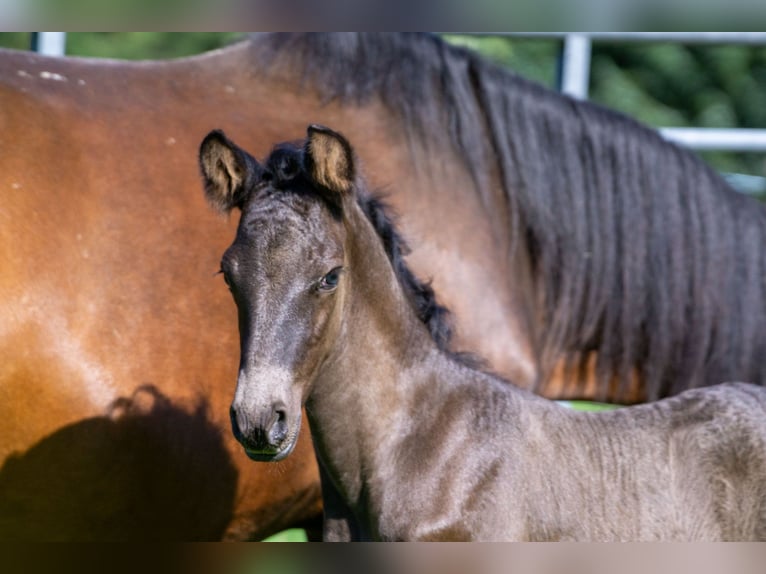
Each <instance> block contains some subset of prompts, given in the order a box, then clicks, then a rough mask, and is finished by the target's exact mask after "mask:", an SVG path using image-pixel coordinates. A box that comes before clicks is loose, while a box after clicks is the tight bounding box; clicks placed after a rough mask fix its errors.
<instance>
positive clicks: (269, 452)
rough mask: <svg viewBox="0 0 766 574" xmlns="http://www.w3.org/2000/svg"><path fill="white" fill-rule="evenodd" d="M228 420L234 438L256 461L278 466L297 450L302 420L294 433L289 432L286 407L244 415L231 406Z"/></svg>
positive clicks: (278, 406)
mask: <svg viewBox="0 0 766 574" xmlns="http://www.w3.org/2000/svg"><path fill="white" fill-rule="evenodd" d="M229 416H230V417H231V429H232V432H233V433H234V438H236V439H237V440H238V441H239V443H240V444H241V445H242V446H243V447H244V449H245V453H246V454H247V456H249V457H250V458H251V459H253V460H257V461H260V462H276V461H279V460H282V459H283V458H285V457H286V456H287V455H289V454H290V453H291V452H292V450H293V448H294V447H295V443H296V440H297V438H298V432H297V427H298V426H299V424H300V419H299V420H298V424H296V429H295V431H294V432H290V424H289V421H288V416H287V407H286V406H285V405H284V403H281V402H280V403H275V404H273V405H272V406H271V407H270V408H267V409H264V410H263V411H262V412H261V413H259V414H255V413H248V412H242V410H241V409H237V408H236V407H235V406H234V405H232V407H231V409H230V410H229Z"/></svg>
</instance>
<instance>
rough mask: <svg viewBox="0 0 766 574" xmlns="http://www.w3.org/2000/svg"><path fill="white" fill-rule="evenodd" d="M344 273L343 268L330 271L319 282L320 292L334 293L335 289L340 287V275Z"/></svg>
mask: <svg viewBox="0 0 766 574" xmlns="http://www.w3.org/2000/svg"><path fill="white" fill-rule="evenodd" d="M342 271H343V268H342V267H336V268H335V269H333V270H332V271H330V272H329V273H328V274H327V275H325V276H324V277H322V278H321V279H320V280H319V290H320V291H325V292H328V291H334V290H335V288H336V287H337V286H338V281H339V280H340V274H341V272H342Z"/></svg>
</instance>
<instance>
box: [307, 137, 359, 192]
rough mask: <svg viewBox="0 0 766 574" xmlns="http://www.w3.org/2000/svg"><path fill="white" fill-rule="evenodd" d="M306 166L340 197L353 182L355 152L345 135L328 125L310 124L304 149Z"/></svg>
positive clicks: (322, 183)
mask: <svg viewBox="0 0 766 574" xmlns="http://www.w3.org/2000/svg"><path fill="white" fill-rule="evenodd" d="M303 157H304V162H305V168H306V171H307V172H308V174H309V175H310V176H311V178H312V179H313V180H314V181H316V182H317V183H318V184H320V185H321V186H322V187H325V188H326V189H328V190H330V191H333V192H335V193H337V194H339V195H340V196H341V197H343V196H345V195H347V194H349V193H351V190H352V188H353V184H354V177H355V173H354V152H353V150H352V149H351V144H349V143H348V141H347V140H346V138H344V137H343V136H342V135H340V134H339V133H338V132H335V131H333V130H331V129H329V128H326V127H324V126H320V125H311V126H309V128H308V140H307V141H306V150H305V153H304V156H303Z"/></svg>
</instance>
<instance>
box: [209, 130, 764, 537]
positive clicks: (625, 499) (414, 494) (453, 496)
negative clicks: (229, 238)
mask: <svg viewBox="0 0 766 574" xmlns="http://www.w3.org/2000/svg"><path fill="white" fill-rule="evenodd" d="M201 165H202V170H203V174H204V176H205V183H206V191H207V194H208V198H209V199H210V200H211V201H212V202H213V204H214V205H216V206H217V207H219V208H221V209H223V210H224V211H229V210H231V209H232V208H234V207H238V208H240V209H241V210H242V218H241V220H240V224H239V229H238V231H237V238H236V240H235V241H234V243H233V244H232V246H231V247H230V248H229V249H228V250H227V252H226V254H225V255H224V258H223V260H222V264H221V265H222V271H223V273H224V276H225V278H226V281H227V284H228V285H229V287H230V289H231V291H232V293H233V296H234V299H235V301H236V303H237V307H238V310H239V326H240V334H241V364H240V372H239V379H238V383H237V390H236V393H235V397H234V401H233V404H232V412H231V414H232V424H233V430H234V434H235V436H236V437H237V438H238V440H239V441H240V442H241V443H242V445H243V446H244V448H245V451H246V452H247V453H248V455H249V456H250V457H251V458H254V459H255V460H281V459H282V458H284V457H286V456H288V455H289V454H290V452H291V450H292V449H293V447H294V445H295V442H296V437H297V435H298V432H299V429H300V423H301V406H302V405H305V407H306V413H307V415H308V418H309V424H310V428H311V433H312V438H313V441H314V448H315V451H316V454H317V459H318V461H319V465H320V471H321V475H322V490H323V496H324V503H325V517H326V522H325V537H326V539H329V540H350V539H357V540H358V539H373V540H753V539H756V540H764V539H766V508H764V501H766V390H764V389H762V388H760V387H756V386H752V385H746V384H729V385H721V386H718V387H712V388H707V389H700V390H693V391H687V392H686V393H683V394H681V395H679V396H678V397H675V398H672V399H668V400H665V401H663V402H660V403H655V404H652V405H645V406H640V407H634V408H629V409H624V410H619V411H613V412H608V413H598V414H596V413H578V412H574V411H570V410H567V409H565V408H563V407H560V406H558V405H557V404H556V403H552V402H549V401H547V400H545V399H542V398H539V397H536V396H534V395H532V394H529V393H528V392H526V391H523V390H520V389H517V388H515V387H513V386H512V385H511V384H509V383H506V382H505V381H503V380H501V379H499V378H497V377H494V376H492V375H490V374H487V373H484V372H482V371H480V370H477V369H475V368H473V367H472V366H470V365H469V364H468V363H467V362H466V361H464V360H463V359H461V358H459V357H456V356H454V355H451V354H449V353H448V352H446V351H445V350H443V346H442V345H440V344H439V342H440V335H439V334H440V332H441V330H440V326H439V322H440V320H441V318H442V317H441V316H442V315H443V311H444V310H443V309H442V308H440V307H439V306H438V305H437V304H436V303H435V301H434V298H433V292H432V291H431V290H430V288H429V287H428V286H427V285H424V284H422V283H419V282H418V281H417V280H416V279H415V278H414V277H413V276H412V275H411V273H410V272H409V270H408V269H407V268H406V266H405V265H404V263H403V262H402V259H401V245H400V242H399V239H398V236H397V235H396V232H395V230H394V229H393V227H392V225H391V223H390V221H389V220H388V219H387V217H386V215H385V212H384V211H383V210H382V208H381V206H380V205H379V203H377V201H376V200H374V199H370V198H369V197H368V196H366V195H365V194H364V193H363V190H361V189H360V188H361V187H362V185H363V184H362V183H361V181H360V180H358V179H357V178H356V175H355V171H354V157H353V153H352V151H351V147H350V145H349V144H348V142H346V140H345V139H343V138H342V136H340V135H338V134H336V133H334V132H332V131H330V130H327V129H325V128H318V127H314V128H310V130H309V139H308V140H307V144H306V148H305V151H301V150H299V149H297V148H294V147H288V148H285V147H283V148H281V149H277V150H276V151H275V152H274V153H273V154H272V155H271V156H270V158H269V159H268V160H267V162H266V164H265V165H264V166H261V165H260V164H258V163H257V162H256V161H255V160H254V159H253V158H252V157H250V156H249V155H248V154H247V153H246V152H244V151H243V150H241V149H239V148H237V147H236V146H235V145H234V144H232V143H231V142H230V141H228V140H227V139H226V138H225V137H224V136H223V134H221V133H220V132H214V133H212V134H211V135H210V136H208V138H206V140H205V142H203V145H202V149H201Z"/></svg>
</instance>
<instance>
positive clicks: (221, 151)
mask: <svg viewBox="0 0 766 574" xmlns="http://www.w3.org/2000/svg"><path fill="white" fill-rule="evenodd" d="M199 166H200V169H201V171H202V179H203V182H204V185H205V196H206V197H207V199H208V201H209V202H210V203H211V205H212V206H213V207H215V208H216V209H217V210H219V211H221V212H223V213H228V212H229V211H231V210H232V209H233V208H235V207H238V208H242V205H243V204H244V202H245V199H247V194H248V191H249V190H250V188H251V186H252V185H253V183H254V182H255V181H256V178H257V177H259V176H260V174H261V173H262V171H263V169H262V168H261V166H260V165H258V162H257V161H255V159H254V158H253V157H252V156H251V155H250V154H249V153H247V152H246V151H245V150H243V149H242V148H240V147H238V146H237V145H236V144H235V143H234V142H232V141H231V140H230V139H229V138H227V137H226V135H225V134H224V133H223V132H222V131H221V130H213V131H212V132H210V133H209V134H208V135H207V136H205V139H204V140H202V144H201V145H200V148H199Z"/></svg>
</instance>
